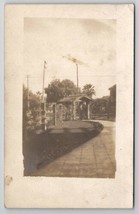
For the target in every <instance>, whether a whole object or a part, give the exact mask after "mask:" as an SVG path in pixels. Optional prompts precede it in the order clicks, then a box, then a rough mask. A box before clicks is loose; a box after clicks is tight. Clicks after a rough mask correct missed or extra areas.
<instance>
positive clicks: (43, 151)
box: [23, 121, 103, 176]
mask: <svg viewBox="0 0 139 214" xmlns="http://www.w3.org/2000/svg"><path fill="white" fill-rule="evenodd" d="M74 123H76V121H74ZM78 123H79V122H78ZM81 123H84V124H83V125H82V126H78V124H76V126H75V127H76V128H75V127H74V128H72V127H73V126H72V127H70V126H69V125H68V126H67V127H68V128H65V127H63V128H58V127H56V128H51V129H48V130H47V131H46V132H45V133H42V134H39V135H33V136H30V137H28V138H27V139H26V140H24V141H23V155H24V175H25V176H29V175H31V173H32V172H33V171H34V170H36V169H39V168H41V167H43V166H44V165H46V164H49V163H51V162H52V161H54V160H55V159H56V158H59V157H61V156H63V155H65V154H67V153H69V152H71V151H72V150H73V149H75V148H77V147H78V146H80V145H82V144H83V143H86V142H87V141H88V140H90V139H91V138H93V137H95V136H97V135H98V134H99V133H100V132H101V130H102V129H103V125H102V124H100V123H98V122H91V123H90V122H89V123H88V122H82V121H80V123H79V124H81ZM72 124H73V121H72ZM78 127H79V128H78ZM86 127H87V128H86Z"/></svg>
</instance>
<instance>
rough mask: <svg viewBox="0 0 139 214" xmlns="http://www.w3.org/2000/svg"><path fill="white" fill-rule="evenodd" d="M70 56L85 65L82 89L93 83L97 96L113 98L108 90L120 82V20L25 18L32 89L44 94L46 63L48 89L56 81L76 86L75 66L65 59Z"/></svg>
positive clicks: (81, 67)
mask: <svg viewBox="0 0 139 214" xmlns="http://www.w3.org/2000/svg"><path fill="white" fill-rule="evenodd" d="M67 55H71V56H72V57H75V58H77V59H79V60H80V61H82V62H84V64H83V65H79V87H83V86H84V85H85V84H87V83H91V84H93V85H94V86H95V90H96V97H102V96H105V95H109V90H108V88H109V87H111V86H112V85H114V84H115V83H116V21H115V20H91V19H90V20H89V19H86V20H85V19H84V20H83V19H46V18H25V20H24V69H25V73H24V77H26V75H30V79H29V86H30V90H32V91H33V92H37V91H42V78H43V67H44V60H46V61H47V70H46V76H45V87H47V86H48V84H49V83H50V82H51V81H52V80H53V79H61V80H62V79H70V80H72V81H73V82H74V83H75V84H76V67H75V64H74V63H72V62H71V61H69V60H68V59H66V58H63V57H62V56H67ZM24 83H25V84H26V78H24Z"/></svg>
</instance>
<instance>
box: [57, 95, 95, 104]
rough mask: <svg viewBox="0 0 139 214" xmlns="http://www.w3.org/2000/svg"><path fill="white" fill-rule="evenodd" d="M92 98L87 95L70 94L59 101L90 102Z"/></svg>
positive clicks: (62, 102)
mask: <svg viewBox="0 0 139 214" xmlns="http://www.w3.org/2000/svg"><path fill="white" fill-rule="evenodd" d="M91 100H92V99H91V98H90V97H88V96H86V95H69V96H68V97H64V98H63V99H60V100H59V101H58V103H61V104H64V103H73V102H90V101H91Z"/></svg>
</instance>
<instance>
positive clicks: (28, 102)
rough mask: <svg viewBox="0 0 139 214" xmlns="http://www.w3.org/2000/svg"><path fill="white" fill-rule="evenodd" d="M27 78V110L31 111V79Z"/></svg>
mask: <svg viewBox="0 0 139 214" xmlns="http://www.w3.org/2000/svg"><path fill="white" fill-rule="evenodd" d="M26 78H27V108H28V110H29V109H30V97H29V78H30V76H29V75H27V76H26Z"/></svg>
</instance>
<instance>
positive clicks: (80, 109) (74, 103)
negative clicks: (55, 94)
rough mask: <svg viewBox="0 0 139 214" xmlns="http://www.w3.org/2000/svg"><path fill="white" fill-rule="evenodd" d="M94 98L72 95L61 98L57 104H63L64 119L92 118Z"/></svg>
mask: <svg viewBox="0 0 139 214" xmlns="http://www.w3.org/2000/svg"><path fill="white" fill-rule="evenodd" d="M91 101H92V99H91V98H89V97H88V96H85V95H70V96H68V97H64V98H63V99H60V100H59V101H58V102H57V104H60V105H62V106H63V120H83V119H90V103H91Z"/></svg>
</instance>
